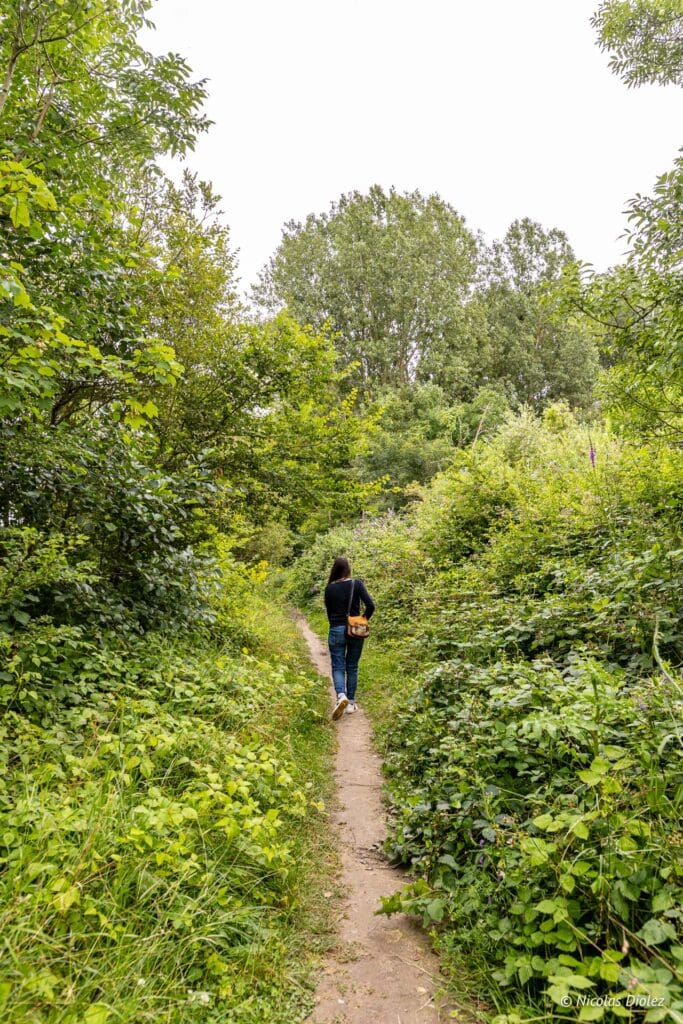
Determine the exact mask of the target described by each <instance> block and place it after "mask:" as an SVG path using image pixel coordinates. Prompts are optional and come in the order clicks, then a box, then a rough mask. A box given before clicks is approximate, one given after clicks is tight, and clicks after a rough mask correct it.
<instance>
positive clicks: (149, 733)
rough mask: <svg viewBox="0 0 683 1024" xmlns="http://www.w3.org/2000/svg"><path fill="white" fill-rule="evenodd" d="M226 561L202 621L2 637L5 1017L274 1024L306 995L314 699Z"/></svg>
mask: <svg viewBox="0 0 683 1024" xmlns="http://www.w3.org/2000/svg"><path fill="white" fill-rule="evenodd" d="M230 574H231V575H230V579H229V580H227V579H226V581H225V593H231V594H232V595H233V596H232V597H231V600H230V602H228V601H227V599H226V598H225V597H220V598H217V603H218V607H217V617H216V619H215V620H214V625H213V627H212V628H211V630H205V631H203V632H201V633H193V634H190V635H187V636H183V635H182V634H180V635H179V634H178V633H177V632H176V633H175V634H174V633H172V632H171V631H170V630H169V632H168V633H163V632H155V633H148V634H146V635H145V636H137V637H134V636H132V635H126V636H123V637H121V636H117V635H115V634H113V633H102V634H100V635H99V636H98V637H97V638H96V639H93V638H92V637H91V638H90V639H86V638H85V637H84V636H82V635H79V634H78V633H77V632H74V631H71V632H69V631H65V630H64V629H62V630H54V629H51V627H50V626H49V624H48V623H42V624H41V623H40V622H39V623H37V625H36V626H35V627H34V628H33V630H31V629H28V630H27V631H25V633H24V634H23V635H18V633H17V632H14V633H13V634H12V635H11V636H7V637H6V638H5V639H4V640H3V641H2V643H3V654H4V659H3V661H4V673H3V676H2V680H3V682H2V687H1V690H2V700H3V704H4V707H3V711H4V715H3V719H2V725H1V726H0V761H1V764H2V770H1V771H0V943H1V947H2V961H3V970H2V979H1V980H0V1018H1V1019H3V1020H6V1021H8V1022H9V1021H11V1022H12V1024H106V1022H116V1021H120V1022H133V1021H135V1022H136V1024H138V1022H139V1024H142V1022H144V1021H150V1022H151V1021H154V1022H155V1024H161V1022H163V1024H186V1022H190V1021H195V1020H201V1021H202V1022H211V1021H221V1022H222V1024H223V1022H231V1021H232V1022H235V1024H237V1022H239V1024H250V1022H251V1024H264V1022H272V1024H291V1022H292V1021H296V1020H300V1019H302V1018H303V1016H304V1015H305V1012H306V1009H307V1008H308V1007H309V1006H310V1003H311V988H310V986H311V981H310V976H309V974H310V966H311V958H312V955H313V954H314V953H315V951H316V948H317V949H318V950H321V949H323V948H324V946H325V943H326V941H327V931H328V930H329V921H327V920H326V907H325V900H324V899H323V897H322V891H321V890H322V887H323V883H324V879H323V877H322V872H323V871H325V870H326V869H327V868H328V865H329V863H330V859H331V858H332V857H333V852H332V850H331V846H330V843H329V840H328V839H327V836H326V830H325V828H324V825H323V822H324V815H323V800H324V799H325V797H326V796H327V795H328V793H329V773H328V772H327V762H328V759H329V756H330V742H331V733H330V731H329V729H327V728H326V727H324V726H323V727H322V728H321V724H322V723H323V722H324V719H323V715H322V712H323V707H324V705H325V700H326V695H325V694H324V693H323V692H322V691H321V687H320V685H319V680H318V679H317V677H315V675H314V674H312V673H311V672H310V671H309V664H308V662H307V659H306V655H305V651H304V648H303V645H302V642H301V639H300V637H299V636H298V633H297V631H296V629H295V626H294V624H293V623H292V621H291V620H290V619H289V617H288V616H287V614H286V613H285V611H284V610H283V609H282V608H281V607H280V606H278V605H277V604H276V603H275V602H274V601H273V600H271V599H270V598H267V597H266V596H265V590H264V587H263V585H262V581H261V580H260V579H258V578H256V577H257V576H258V575H259V574H258V573H251V574H249V573H244V572H243V571H242V570H239V569H238V568H237V567H235V566H234V565H233V566H232V568H231V569H230ZM235 595H237V596H235ZM324 884H325V887H326V885H327V883H324Z"/></svg>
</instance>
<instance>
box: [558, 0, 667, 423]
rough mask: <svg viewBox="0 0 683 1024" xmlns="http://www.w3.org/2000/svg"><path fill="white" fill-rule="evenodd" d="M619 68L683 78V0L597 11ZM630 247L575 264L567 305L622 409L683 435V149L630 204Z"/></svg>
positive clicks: (623, 1) (633, 78)
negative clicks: (592, 263) (593, 343)
mask: <svg viewBox="0 0 683 1024" xmlns="http://www.w3.org/2000/svg"><path fill="white" fill-rule="evenodd" d="M593 24H594V25H595V27H596V28H597V29H598V32H599V37H598V41H599V44H600V45H601V46H602V47H603V49H610V50H612V51H613V53H614V56H613V58H612V60H611V66H612V69H613V70H614V71H615V72H616V73H617V74H619V75H621V76H622V77H623V78H624V80H625V81H626V82H627V84H628V85H641V84H643V83H645V82H659V83H667V82H668V83H677V84H679V85H683V4H682V3H681V0H657V2H653V0H620V2H618V0H610V2H607V3H603V4H602V5H601V7H600V8H599V10H598V12H597V13H596V15H595V18H594V19H593ZM627 212H628V220H629V224H630V227H629V229H628V231H627V232H626V235H625V237H626V239H627V240H628V242H629V244H630V249H629V252H628V255H627V258H626V260H625V262H624V263H623V264H622V265H621V266H618V267H615V268H613V269H612V270H611V271H609V272H608V273H606V274H595V273H594V272H593V270H592V268H591V267H586V266H575V267H573V268H568V269H567V271H566V272H565V281H564V295H565V301H566V305H567V308H568V309H570V310H571V311H573V312H574V314H576V313H577V312H578V313H579V315H581V316H582V317H583V318H584V322H585V323H586V324H587V325H588V327H589V329H590V330H592V332H593V334H594V336H595V338H596V339H597V341H598V343H599V344H600V346H601V348H602V351H603V352H604V353H606V355H607V358H608V360H609V363H610V368H609V371H608V373H607V374H606V375H605V379H604V382H603V387H602V392H603V397H604V399H605V401H606V403H607V405H608V407H609V408H610V409H611V411H612V413H613V414H615V415H617V416H618V417H619V418H621V420H622V422H623V423H624V424H625V425H627V426H629V427H631V428H634V429H635V430H637V431H638V432H639V433H641V434H645V435H646V436H650V437H653V438H655V437H656V438H658V439H660V440H661V439H664V440H667V441H669V442H675V443H680V440H681V438H682V437H683V398H682V395H683V316H682V315H681V309H682V308H683V305H682V303H683V287H682V285H681V242H680V239H681V230H682V227H683V158H681V157H679V158H678V159H677V160H676V162H675V164H674V166H673V169H672V170H671V171H669V172H668V173H666V174H663V175H661V176H660V177H659V178H658V179H657V182H656V184H655V187H654V190H653V194H652V196H641V195H637V196H636V197H635V198H634V199H632V200H631V202H630V203H629V204H628V208H627Z"/></svg>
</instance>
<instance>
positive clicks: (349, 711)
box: [346, 700, 358, 715]
mask: <svg viewBox="0 0 683 1024" xmlns="http://www.w3.org/2000/svg"><path fill="white" fill-rule="evenodd" d="M357 710H358V708H357V707H356V702H355V700H350V701H349V706H348V707H347V709H346V714H347V715H352V714H353V713H354V711H357Z"/></svg>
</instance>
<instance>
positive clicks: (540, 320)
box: [473, 218, 598, 405]
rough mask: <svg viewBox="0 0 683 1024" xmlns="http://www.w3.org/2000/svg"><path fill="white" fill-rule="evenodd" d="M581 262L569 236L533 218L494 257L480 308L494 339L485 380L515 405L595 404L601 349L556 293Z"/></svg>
mask: <svg viewBox="0 0 683 1024" xmlns="http://www.w3.org/2000/svg"><path fill="white" fill-rule="evenodd" d="M574 259H575V257H574V253H573V251H572V248H571V246H570V245H569V241H568V239H567V236H566V235H565V233H564V232H563V231H560V230H559V229H558V228H551V229H550V230H546V229H544V228H543V227H542V226H541V225H540V224H538V223H536V222H535V221H532V220H529V219H528V218H525V219H524V220H520V221H515V222H514V223H513V224H511V225H510V227H509V228H508V230H507V232H506V234H505V236H504V238H503V239H502V240H501V241H497V242H494V243H493V245H492V246H491V248H490V250H489V251H488V253H487V259H486V262H485V264H484V266H483V269H482V275H481V276H482V285H481V287H480V290H479V294H478V295H477V297H476V298H475V300H474V302H473V305H474V306H475V308H476V307H478V309H479V314H480V316H481V317H482V318H483V320H484V325H485V326H484V328H483V331H482V333H483V334H484V335H485V336H486V337H487V344H486V345H485V346H482V348H481V351H482V352H485V353H486V361H485V364H484V366H483V367H482V373H484V374H485V382H486V384H488V385H489V386H493V385H498V386H499V387H502V388H503V390H504V392H505V394H506V395H507V397H508V399H509V400H510V402H511V403H512V404H513V405H517V404H524V403H529V404H532V405H547V404H549V403H552V402H556V401H558V400H565V401H567V402H569V403H570V404H572V405H586V404H587V403H588V402H589V401H590V398H591V395H592V390H593V386H594V383H595V379H596V376H597V372H598V359H597V351H596V347H595V343H594V341H593V339H592V337H591V335H590V333H589V332H588V331H586V330H585V329H582V328H581V326H580V324H579V323H578V321H577V318H576V317H568V316H566V314H564V313H563V311H562V310H561V309H560V308H559V307H558V303H557V300H556V298H555V292H554V289H553V287H552V286H553V285H554V284H556V283H557V282H558V281H559V279H560V276H561V274H562V271H563V269H564V268H565V267H568V266H571V265H572V263H573V261H574Z"/></svg>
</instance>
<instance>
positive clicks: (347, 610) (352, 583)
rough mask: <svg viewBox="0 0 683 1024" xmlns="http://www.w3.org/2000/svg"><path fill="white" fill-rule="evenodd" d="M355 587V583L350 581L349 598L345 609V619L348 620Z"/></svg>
mask: <svg viewBox="0 0 683 1024" xmlns="http://www.w3.org/2000/svg"><path fill="white" fill-rule="evenodd" d="M355 586H356V581H355V580H353V579H352V580H351V596H350V597H349V606H348V608H347V609H346V617H347V619H348V617H349V615H350V614H351V605H352V604H353V590H354V587H355Z"/></svg>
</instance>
